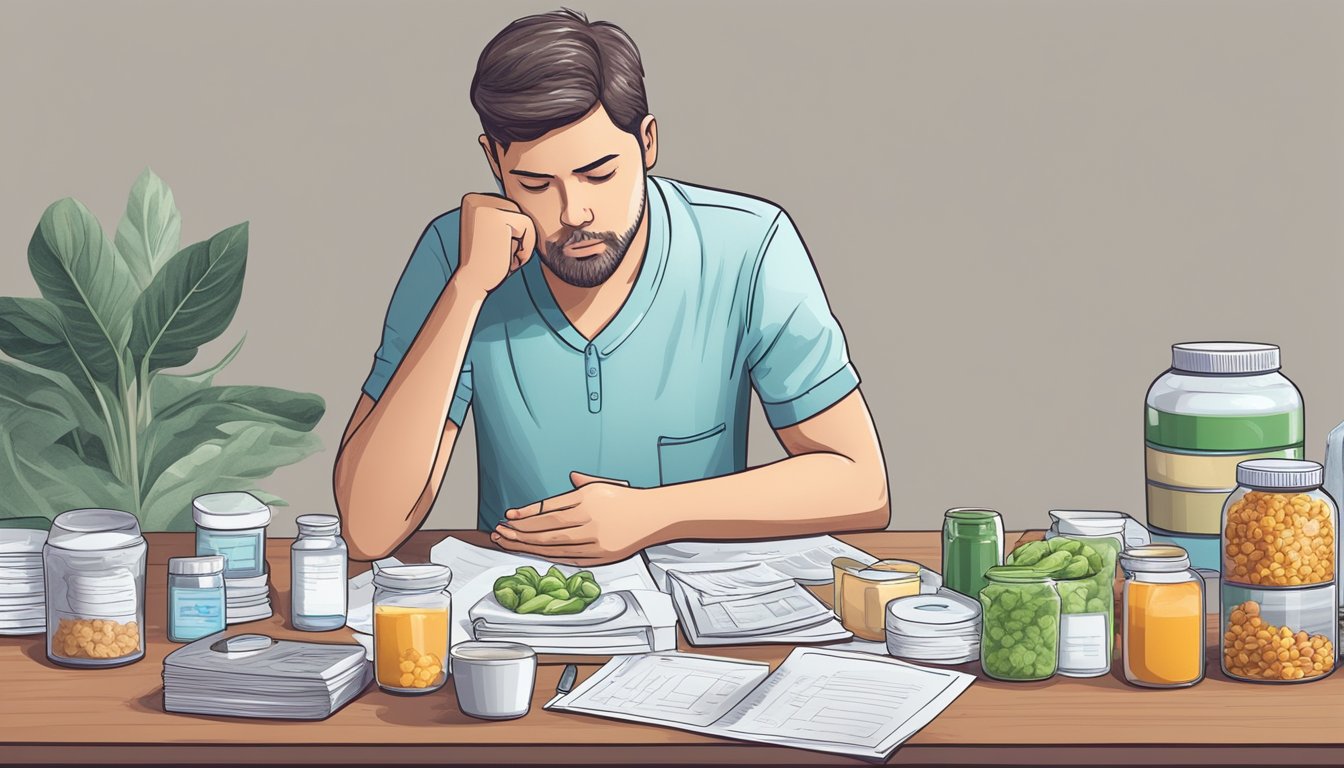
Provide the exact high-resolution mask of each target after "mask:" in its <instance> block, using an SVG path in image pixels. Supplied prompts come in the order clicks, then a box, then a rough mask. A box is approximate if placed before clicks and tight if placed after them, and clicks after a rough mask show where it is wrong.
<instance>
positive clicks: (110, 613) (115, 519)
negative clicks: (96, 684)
mask: <svg viewBox="0 0 1344 768" xmlns="http://www.w3.org/2000/svg"><path fill="white" fill-rule="evenodd" d="M147 549H148V547H147V546H146V545H145V539H144V537H143V536H141V535H140V523H139V522H138V521H137V520H136V519H135V516H134V515H131V514H128V513H126V512H119V511H117V510H114V509H76V510H71V511H69V512H63V513H61V514H59V515H57V516H56V519H55V520H53V521H52V523H51V532H50V533H49V534H48V536H47V543H46V545H45V546H44V547H43V548H42V569H43V573H44V575H45V578H46V592H47V658H49V659H51V660H52V661H53V662H55V663H57V664H63V665H66V666H71V667H112V666H119V665H121V664H129V663H131V662H133V661H137V660H139V659H140V658H142V657H143V656H144V655H145V552H146V551H147Z"/></svg>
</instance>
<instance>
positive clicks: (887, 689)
mask: <svg viewBox="0 0 1344 768" xmlns="http://www.w3.org/2000/svg"><path fill="white" fill-rule="evenodd" d="M760 667H761V665H760V664H757V663H754V662H741V661H730V660H727V659H712V660H711V659H709V657H704V656H694V655H691V654H682V653H665V654H649V655H646V656H637V657H632V658H623V659H613V660H612V661H611V662H609V663H608V664H606V665H605V666H603V667H602V668H601V669H599V670H598V671H597V672H595V673H594V674H593V675H592V676H591V677H589V678H588V679H587V680H585V681H583V683H582V684H580V685H579V686H578V687H577V688H575V689H574V691H572V692H571V693H569V694H565V695H563V696H557V697H555V698H554V699H552V700H551V701H550V702H548V703H547V704H546V708H547V709H560V710H564V711H573V712H580V713H585V714H592V715H598V716H601V717H609V718H614V719H618V720H633V721H636V722H642V723H650V724H654V725H664V726H669V727H673V728H681V729H683V730H693V731H697V732H702V733H709V734H712V735H716V736H722V737H726V738H735V739H743V740H747V741H757V742H765V743H769V744H778V745H783V746H792V747H800V748H803V749H813V750H819V751H823V752H831V753H836V754H845V755H852V756H856V757H862V758H866V759H869V760H880V759H885V758H887V757H889V756H890V755H891V753H892V752H893V751H894V750H895V749H896V747H897V746H899V745H900V744H901V743H902V742H904V741H905V740H906V739H908V738H910V737H911V736H913V735H914V734H915V733H917V732H918V731H919V729H921V728H923V727H924V726H925V725H927V724H928V723H929V722H930V721H931V720H933V718H935V717H937V716H938V714H939V713H940V712H942V711H943V710H944V709H946V708H947V707H948V706H949V705H950V704H951V703H952V702H953V701H954V700H955V699H956V698H957V696H959V695H961V693H962V691H964V690H966V688H967V687H969V686H970V685H971V683H972V682H974V680H975V678H974V677H973V676H971V675H967V674H964V673H961V672H955V671H951V670H939V669H928V668H924V667H918V666H915V665H913V664H906V663H904V662H900V661H896V660H895V659H889V658H884V657H880V656H874V655H869V654H866V653H854V652H846V651H834V650H830V649H819V648H799V649H797V650H795V651H794V652H793V653H791V654H789V657H788V658H787V659H785V660H784V663H783V664H781V665H780V666H779V668H778V669H776V670H775V672H774V673H773V674H771V675H769V676H768V677H765V678H763V679H761V669H760ZM753 680H756V681H757V682H755V683H754V684H753V682H752V681H753ZM747 686H751V688H750V690H749V691H747V692H746V693H745V695H743V690H744V688H746V687H747ZM734 699H736V702H735V703H732V704H729V702H730V701H733V700H734ZM725 707H730V708H729V709H728V710H727V711H724V708H725ZM716 713H719V716H717V717H715V714H716Z"/></svg>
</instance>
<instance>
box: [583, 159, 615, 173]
mask: <svg viewBox="0 0 1344 768" xmlns="http://www.w3.org/2000/svg"><path fill="white" fill-rule="evenodd" d="M617 157H620V155H607V156H606V157H604V158H602V159H600V160H594V161H593V162H591V163H589V164H587V165H585V166H583V167H582V168H575V169H574V172H575V173H587V172H589V171H591V170H593V169H594V168H596V167H598V166H599V165H601V164H603V163H605V162H607V161H608V160H615V159H616V158H617Z"/></svg>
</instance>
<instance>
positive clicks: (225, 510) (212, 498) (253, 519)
mask: <svg viewBox="0 0 1344 768" xmlns="http://www.w3.org/2000/svg"><path fill="white" fill-rule="evenodd" d="M191 506H192V519H193V520H194V521H195V522H196V554H197V555H201V556H204V555H223V556H224V578H226V579H248V578H254V577H258V576H262V575H263V574H265V573H266V525H267V524H268V523H270V522H271V508H270V507H268V506H266V504H265V503H263V502H262V501H261V499H258V498H257V497H256V496H253V495H252V494H250V493H243V492H241V491H240V492H229V493H209V494H206V495H204V496H197V497H196V498H195V499H193V500H192V503H191Z"/></svg>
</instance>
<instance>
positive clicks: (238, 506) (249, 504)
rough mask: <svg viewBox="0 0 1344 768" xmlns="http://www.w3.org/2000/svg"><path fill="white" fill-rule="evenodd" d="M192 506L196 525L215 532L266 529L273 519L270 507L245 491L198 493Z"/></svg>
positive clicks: (192, 514)
mask: <svg viewBox="0 0 1344 768" xmlns="http://www.w3.org/2000/svg"><path fill="white" fill-rule="evenodd" d="M191 508H192V509H191V517H192V519H193V520H195V521H196V524H197V525H199V526H201V527H203V528H212V529H214V530H216V531H243V530H247V529H249V528H265V527H266V524H267V523H269V522H271V508H270V507H268V506H266V505H265V504H264V503H263V502H262V501H261V499H258V498H257V497H256V496H253V495H252V494H250V493H246V492H244V491H230V492H228V493H208V494H206V495H204V496H197V497H196V498H195V499H193V500H192V502H191Z"/></svg>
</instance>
